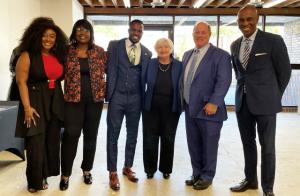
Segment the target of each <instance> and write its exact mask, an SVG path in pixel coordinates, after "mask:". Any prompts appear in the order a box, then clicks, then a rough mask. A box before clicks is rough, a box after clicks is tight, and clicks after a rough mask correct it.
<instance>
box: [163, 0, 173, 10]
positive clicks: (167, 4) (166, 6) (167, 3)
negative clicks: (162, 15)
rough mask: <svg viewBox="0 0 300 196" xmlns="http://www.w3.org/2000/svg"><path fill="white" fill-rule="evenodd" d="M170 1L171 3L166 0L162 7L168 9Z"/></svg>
mask: <svg viewBox="0 0 300 196" xmlns="http://www.w3.org/2000/svg"><path fill="white" fill-rule="evenodd" d="M171 1H172V0H167V1H166V4H165V6H164V7H165V8H168V7H169V5H170V3H171Z"/></svg>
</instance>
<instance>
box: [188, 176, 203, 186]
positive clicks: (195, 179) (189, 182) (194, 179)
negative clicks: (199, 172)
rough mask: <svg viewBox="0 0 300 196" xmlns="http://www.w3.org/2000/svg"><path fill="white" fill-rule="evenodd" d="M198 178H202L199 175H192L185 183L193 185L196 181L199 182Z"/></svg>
mask: <svg viewBox="0 0 300 196" xmlns="http://www.w3.org/2000/svg"><path fill="white" fill-rule="evenodd" d="M198 179H200V177H199V176H191V177H190V179H188V180H186V181H185V184H186V185H187V186H193V185H194V184H195V182H197V180H198Z"/></svg>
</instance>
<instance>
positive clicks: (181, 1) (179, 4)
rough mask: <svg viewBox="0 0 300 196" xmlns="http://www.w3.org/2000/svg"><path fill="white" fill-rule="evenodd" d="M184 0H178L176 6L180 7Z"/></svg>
mask: <svg viewBox="0 0 300 196" xmlns="http://www.w3.org/2000/svg"><path fill="white" fill-rule="evenodd" d="M184 2H185V0H180V1H179V2H178V5H177V8H180V7H181V6H182V5H183V4H184Z"/></svg>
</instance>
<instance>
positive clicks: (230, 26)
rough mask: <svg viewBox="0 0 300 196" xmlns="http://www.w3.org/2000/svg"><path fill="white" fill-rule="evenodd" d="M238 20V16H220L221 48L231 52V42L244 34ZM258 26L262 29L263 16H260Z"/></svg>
mask: <svg viewBox="0 0 300 196" xmlns="http://www.w3.org/2000/svg"><path fill="white" fill-rule="evenodd" d="M236 20H237V16H221V17H220V32H219V48H222V49H224V50H226V51H227V52H229V53H230V45H231V43H232V42H233V41H235V40H236V39H238V38H239V37H241V36H242V33H241V31H240V29H239V27H238V24H237V22H236ZM257 27H258V28H259V29H260V30H262V17H260V20H259V22H258V25H257Z"/></svg>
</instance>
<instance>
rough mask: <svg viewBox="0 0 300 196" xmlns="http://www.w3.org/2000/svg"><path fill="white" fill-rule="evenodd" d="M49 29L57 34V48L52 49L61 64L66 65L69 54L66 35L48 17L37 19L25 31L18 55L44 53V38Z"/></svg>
mask: <svg viewBox="0 0 300 196" xmlns="http://www.w3.org/2000/svg"><path fill="white" fill-rule="evenodd" d="M47 29H52V30H53V31H55V33H56V40H55V46H54V47H53V48H52V49H51V53H53V54H54V55H55V56H56V57H57V59H58V60H59V61H60V63H64V60H65V56H66V54H67V43H68V42H67V37H66V35H65V33H64V32H63V31H62V30H61V29H60V28H59V27H58V26H57V25H55V23H54V21H53V20H52V19H51V18H48V17H38V18H35V19H34V20H33V21H32V22H31V23H30V25H29V26H28V27H27V28H26V29H25V31H24V33H23V35H22V38H21V40H20V44H19V46H18V53H19V54H20V53H22V52H24V51H27V52H29V53H31V54H39V53H41V51H42V37H43V34H44V33H45V31H46V30H47Z"/></svg>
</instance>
